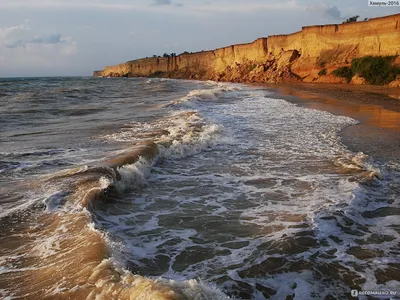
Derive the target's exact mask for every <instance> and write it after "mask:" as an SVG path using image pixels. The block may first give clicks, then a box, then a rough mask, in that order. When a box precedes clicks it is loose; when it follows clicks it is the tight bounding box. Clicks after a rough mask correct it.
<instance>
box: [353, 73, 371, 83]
mask: <svg viewBox="0 0 400 300" xmlns="http://www.w3.org/2000/svg"><path fill="white" fill-rule="evenodd" d="M350 83H351V84H359V85H364V84H367V81H366V80H365V78H364V77H362V76H359V75H358V74H356V75H354V76H353V78H351V81H350Z"/></svg>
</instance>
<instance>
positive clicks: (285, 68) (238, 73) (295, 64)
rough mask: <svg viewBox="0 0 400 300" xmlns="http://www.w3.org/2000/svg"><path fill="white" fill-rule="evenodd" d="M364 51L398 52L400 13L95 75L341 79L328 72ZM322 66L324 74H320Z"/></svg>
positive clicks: (377, 53)
mask: <svg viewBox="0 0 400 300" xmlns="http://www.w3.org/2000/svg"><path fill="white" fill-rule="evenodd" d="M367 55H371V56H389V55H390V56H399V55H400V14H396V15H391V16H386V17H382V18H376V19H371V20H369V21H363V22H355V23H348V24H340V25H321V26H309V27H303V28H302V30H301V31H299V32H296V33H293V34H289V35H276V36H270V37H268V38H259V39H257V40H255V41H254V42H252V43H248V44H239V45H232V46H229V47H224V48H219V49H216V50H211V51H202V52H197V53H191V54H181V55H178V56H176V57H166V58H164V57H163V58H161V57H159V58H144V59H138V60H133V61H129V62H127V63H124V64H120V65H117V66H110V67H106V68H105V69H104V70H102V71H96V72H95V73H94V75H95V76H105V77H108V76H163V77H173V78H193V79H212V80H224V81H234V82H282V81H304V82H332V83H333V82H335V83H339V82H343V81H344V79H342V78H338V77H335V76H333V75H329V74H330V73H331V71H333V70H335V69H336V68H338V67H341V66H348V65H349V64H350V62H351V60H352V59H353V58H357V57H362V56H367ZM321 70H325V72H324V73H326V74H327V75H322V74H321V73H320V71H321ZM318 73H320V75H318ZM361 81H362V80H361ZM361 81H360V80H358V81H357V80H355V81H354V83H356V82H361Z"/></svg>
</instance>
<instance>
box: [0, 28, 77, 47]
mask: <svg viewBox="0 0 400 300" xmlns="http://www.w3.org/2000/svg"><path fill="white" fill-rule="evenodd" d="M1 48H3V49H23V50H26V51H36V52H40V51H44V50H46V51H48V50H51V49H52V50H54V51H56V52H58V53H59V54H62V55H71V54H74V53H76V52H77V47H76V43H75V42H74V41H73V40H72V38H70V37H64V36H62V35H61V34H60V33H55V34H50V35H35V34H34V33H33V32H32V30H31V29H30V28H29V27H27V25H26V24H21V25H18V26H10V27H8V26H6V27H3V28H0V49H1Z"/></svg>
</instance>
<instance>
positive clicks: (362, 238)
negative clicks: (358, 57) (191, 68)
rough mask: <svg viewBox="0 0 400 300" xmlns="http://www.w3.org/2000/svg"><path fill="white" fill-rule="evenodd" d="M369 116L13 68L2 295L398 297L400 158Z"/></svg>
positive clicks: (2, 111) (225, 91)
mask: <svg viewBox="0 0 400 300" xmlns="http://www.w3.org/2000/svg"><path fill="white" fill-rule="evenodd" d="M357 124H359V121H357V120H354V119H352V118H350V117H346V116H341V115H337V114H336V115H334V114H331V113H329V112H326V111H322V110H316V109H310V108H306V107H304V106H302V105H300V104H299V103H297V104H296V103H292V102H289V101H287V100H285V99H283V97H279V95H278V96H277V95H276V93H273V91H271V90H270V89H268V88H267V87H264V86H248V85H243V84H233V83H220V82H213V81H188V80H173V79H149V78H92V77H65V78H62V77H60V78H58V77H52V78H8V79H7V78H2V79H0V227H1V230H0V298H1V299H151V300H153V299H196V300H203V299H211V300H213V299H304V300H308V299H352V295H356V294H355V293H358V295H359V299H389V298H393V297H395V295H394V293H396V292H397V293H398V294H397V296H399V293H400V290H399V286H400V284H399V280H400V279H399V270H400V261H399V257H400V247H399V242H400V239H399V234H400V217H399V215H400V157H398V158H399V159H396V158H392V159H383V158H374V157H372V156H369V155H367V154H364V153H363V152H353V151H351V150H349V149H350V147H348V145H346V144H344V143H343V141H342V138H341V135H340V133H341V131H342V130H344V129H346V128H348V127H350V126H357ZM366 145H368V141H366ZM399 148H400V145H399ZM363 292H364V293H365V292H369V293H370V295H373V296H364V295H363V294H362V293H363ZM371 293H372V294H371ZM367 297H369V298H367ZM370 297H372V298H370Z"/></svg>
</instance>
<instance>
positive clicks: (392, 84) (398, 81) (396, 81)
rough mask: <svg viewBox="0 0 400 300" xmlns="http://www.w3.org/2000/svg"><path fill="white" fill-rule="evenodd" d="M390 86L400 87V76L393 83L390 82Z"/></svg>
mask: <svg viewBox="0 0 400 300" xmlns="http://www.w3.org/2000/svg"><path fill="white" fill-rule="evenodd" d="M389 87H391V88H399V87H400V78H397V79H396V80H393V81H392V82H391V83H389Z"/></svg>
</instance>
